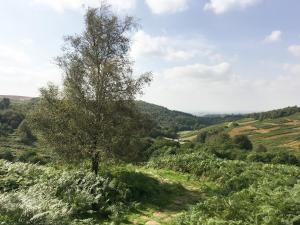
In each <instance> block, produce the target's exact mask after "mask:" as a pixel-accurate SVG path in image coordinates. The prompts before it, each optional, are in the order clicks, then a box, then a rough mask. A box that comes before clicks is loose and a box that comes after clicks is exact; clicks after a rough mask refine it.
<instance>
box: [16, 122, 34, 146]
mask: <svg viewBox="0 0 300 225" xmlns="http://www.w3.org/2000/svg"><path fill="white" fill-rule="evenodd" d="M17 134H18V136H19V138H20V141H21V142H22V143H24V144H27V145H31V144H32V143H33V142H35V141H36V137H35V136H34V135H33V134H32V132H31V129H30V127H29V126H28V123H27V121H26V120H23V121H22V122H21V123H20V125H19V127H18V130H17Z"/></svg>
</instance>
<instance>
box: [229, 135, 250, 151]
mask: <svg viewBox="0 0 300 225" xmlns="http://www.w3.org/2000/svg"><path fill="white" fill-rule="evenodd" d="M233 142H234V143H235V144H236V145H237V146H238V147H239V148H240V149H245V150H252V148H253V145H252V143H251V141H250V140H249V138H248V137H247V136H246V135H237V136H235V137H234V138H233Z"/></svg>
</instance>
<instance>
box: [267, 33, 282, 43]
mask: <svg viewBox="0 0 300 225" xmlns="http://www.w3.org/2000/svg"><path fill="white" fill-rule="evenodd" d="M281 36H282V32H281V31H280V30H274V31H272V32H271V34H269V35H268V36H267V37H266V38H265V40H264V41H265V42H266V43H275V42H279V41H281Z"/></svg>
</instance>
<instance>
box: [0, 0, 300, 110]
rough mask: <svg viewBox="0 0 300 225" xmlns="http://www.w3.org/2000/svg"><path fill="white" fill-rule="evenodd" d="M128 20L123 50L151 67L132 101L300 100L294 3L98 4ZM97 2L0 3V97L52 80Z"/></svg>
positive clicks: (299, 4)
mask: <svg viewBox="0 0 300 225" xmlns="http://www.w3.org/2000/svg"><path fill="white" fill-rule="evenodd" d="M107 2H108V3H109V4H111V5H112V9H113V10H114V11H115V12H116V13H118V14H119V15H120V16H124V15H132V16H135V17H136V18H137V20H138V22H139V24H140V27H139V30H137V31H136V32H134V33H132V37H131V40H132V42H131V50H130V52H129V56H130V57H131V58H132V60H133V61H134V71H135V74H136V75H138V74H141V73H144V72H149V71H152V73H153V81H152V83H151V85H150V86H149V87H146V88H145V89H144V95H143V96H139V98H140V99H142V100H145V101H148V102H151V103H155V104H158V105H163V106H166V107H168V108H170V109H175V110H181V111H185V112H191V113H200V112H213V113H236V112H253V111H265V110H271V109H276V108H282V107H286V106H293V105H300V98H299V96H300V27H299V21H300V13H299V10H300V1H299V0H285V1H282V0H107ZM100 4H101V1H100V0H0V15H1V16H0V94H7V95H22V96H38V95H39V88H41V87H43V86H45V85H47V83H48V82H54V83H57V84H60V83H61V80H62V72H61V71H60V70H59V68H58V67H57V66H56V65H55V62H54V58H55V57H56V56H58V55H60V53H61V47H62V45H63V36H65V35H73V34H76V33H80V32H81V31H82V30H83V27H84V20H83V16H84V12H85V10H86V8H87V7H98V6H99V5H100Z"/></svg>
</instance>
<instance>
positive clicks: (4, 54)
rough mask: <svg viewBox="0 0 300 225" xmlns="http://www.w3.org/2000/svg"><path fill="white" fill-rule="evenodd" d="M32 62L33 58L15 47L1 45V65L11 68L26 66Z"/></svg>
mask: <svg viewBox="0 0 300 225" xmlns="http://www.w3.org/2000/svg"><path fill="white" fill-rule="evenodd" d="M30 62H31V58H30V57H29V56H28V55H27V54H26V53H25V52H24V51H20V50H18V49H16V48H15V47H8V46H3V45H0V63H1V64H6V65H9V66H14V65H16V64H17V65H25V64H28V63H30Z"/></svg>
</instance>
